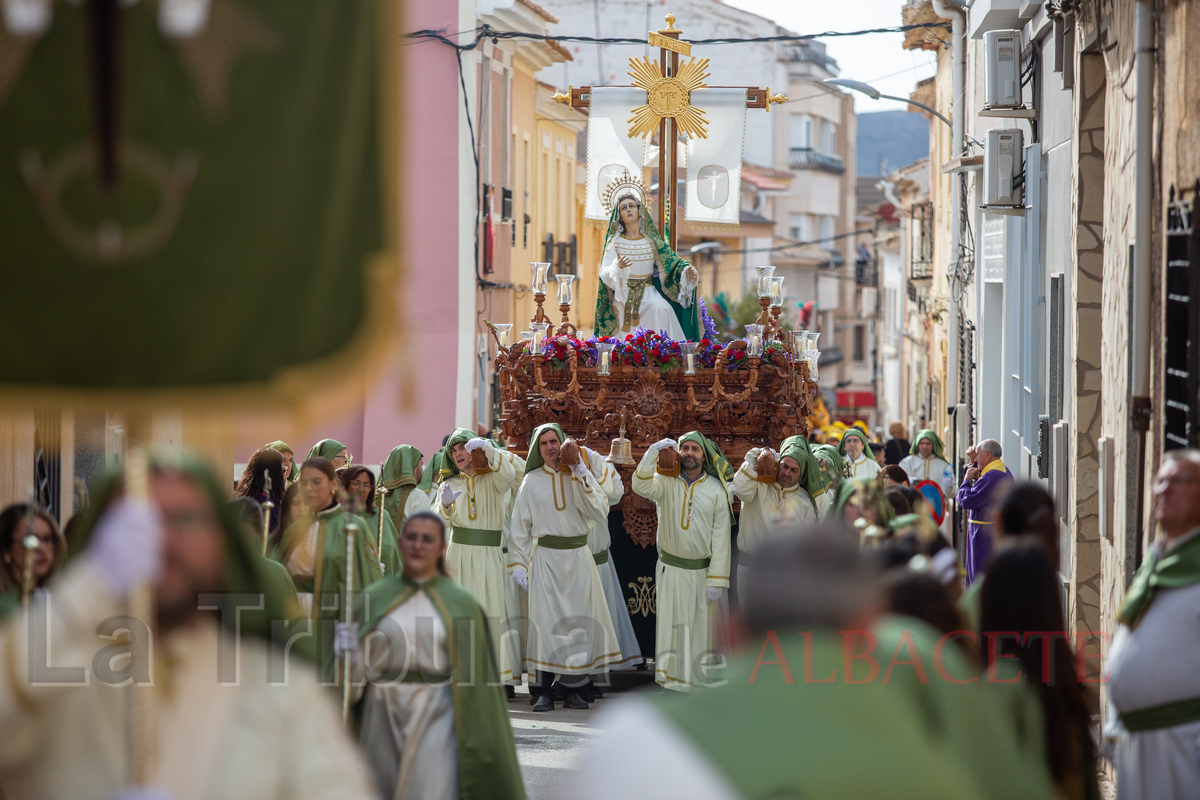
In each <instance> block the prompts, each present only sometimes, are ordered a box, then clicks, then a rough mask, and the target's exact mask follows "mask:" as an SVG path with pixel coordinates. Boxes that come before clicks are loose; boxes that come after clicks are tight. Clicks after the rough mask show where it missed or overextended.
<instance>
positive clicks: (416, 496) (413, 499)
mask: <svg viewBox="0 0 1200 800" xmlns="http://www.w3.org/2000/svg"><path fill="white" fill-rule="evenodd" d="M433 495H434V497H436V496H437V487H436V486H435V487H434V489H433ZM433 499H434V498H433V497H430V496H429V495H428V494H426V493H425V492H423V491H421V490H420V489H416V488H414V489H413V490H412V491H411V492H409V493H408V499H407V500H405V501H404V509H403V510H402V512H401V515H400V524H399V525H397V526H396V532H397V533H399V532H400V531H402V530H404V520H406V519H408V518H409V517H411V516H412V515H413V514H415V513H417V512H418V511H432V510H433Z"/></svg>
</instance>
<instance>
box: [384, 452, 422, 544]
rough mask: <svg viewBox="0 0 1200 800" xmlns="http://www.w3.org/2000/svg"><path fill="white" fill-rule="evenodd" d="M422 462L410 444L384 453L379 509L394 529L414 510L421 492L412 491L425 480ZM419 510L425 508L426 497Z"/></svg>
mask: <svg viewBox="0 0 1200 800" xmlns="http://www.w3.org/2000/svg"><path fill="white" fill-rule="evenodd" d="M424 460H425V457H424V456H423V455H421V451H420V450H418V449H417V448H415V447H413V446H412V445H411V444H402V445H400V446H399V447H395V448H393V449H392V452H391V453H389V454H388V457H387V461H385V462H384V463H383V469H382V470H381V471H380V474H379V481H380V483H381V484H383V488H384V489H387V498H386V499H385V500H384V501H383V508H384V510H385V511H387V513H388V516H389V517H390V518H391V520H392V524H393V525H395V526H396V529H397V530H399V528H400V526H401V525H403V524H404V518H405V517H407V516H408V515H409V514H411V513H413V511H417V510H418V504H420V502H421V496H422V493H421V492H418V491H416V488H417V485H418V484H419V483H420V482H421V481H422V480H423V479H424V477H425V473H424V469H423V468H424ZM413 498H415V499H413ZM410 499H412V502H413V506H414V507H413V509H412V511H410V510H409V509H408V502H409V500H410ZM423 507H424V508H426V509H428V508H429V496H428V495H425V502H424V504H423Z"/></svg>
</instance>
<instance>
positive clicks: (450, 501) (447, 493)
mask: <svg viewBox="0 0 1200 800" xmlns="http://www.w3.org/2000/svg"><path fill="white" fill-rule="evenodd" d="M460 494H462V492H456V491H454V490H453V489H451V488H450V482H449V481H446V482H445V483H443V484H442V505H444V506H445V507H446V508H449V507H450V506H452V505H454V501H455V500H457V499H458V496H459V495H460Z"/></svg>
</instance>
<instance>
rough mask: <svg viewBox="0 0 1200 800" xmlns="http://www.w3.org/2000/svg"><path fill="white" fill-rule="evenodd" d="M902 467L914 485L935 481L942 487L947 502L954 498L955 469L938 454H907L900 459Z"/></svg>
mask: <svg viewBox="0 0 1200 800" xmlns="http://www.w3.org/2000/svg"><path fill="white" fill-rule="evenodd" d="M900 469H902V470H904V472H905V473H906V474H907V475H908V482H909V483H911V484H912V485H913V486H916V485H917V484H918V483H920V482H921V481H935V482H936V483H937V484H938V486H941V487H942V494H944V495H945V496H946V502H947V503H949V502H950V500H952V499H953V498H954V470H953V469H951V468H950V465H949V464H947V463H946V462H945V461H943V460H942V459H940V458H938V457H937V456H930V457H929V458H922V457H921V456H919V455H911V456H905V457H904V458H902V459H901V460H900Z"/></svg>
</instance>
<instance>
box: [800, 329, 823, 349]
mask: <svg viewBox="0 0 1200 800" xmlns="http://www.w3.org/2000/svg"><path fill="white" fill-rule="evenodd" d="M820 338H821V334H820V333H819V332H818V331H809V332H808V346H807V347H805V348H804V349H805V350H816V349H817V339H820Z"/></svg>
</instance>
